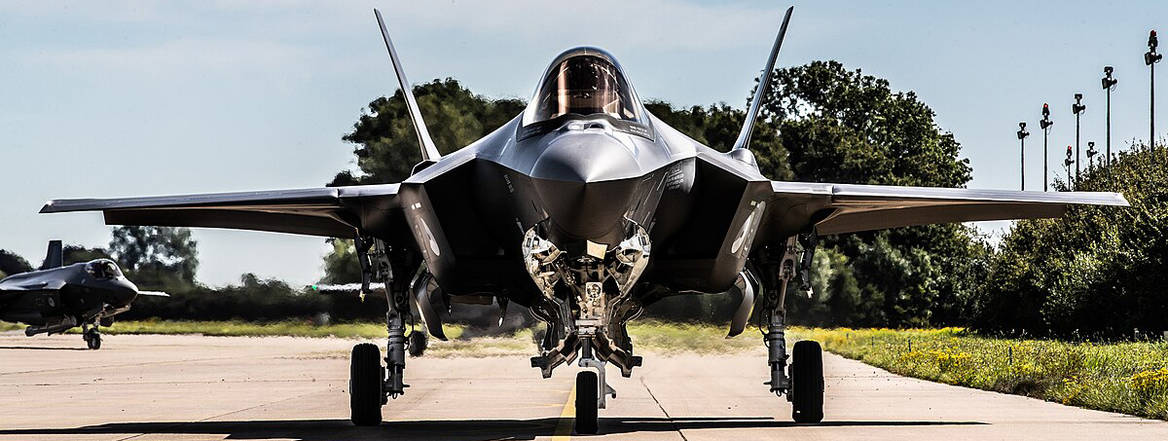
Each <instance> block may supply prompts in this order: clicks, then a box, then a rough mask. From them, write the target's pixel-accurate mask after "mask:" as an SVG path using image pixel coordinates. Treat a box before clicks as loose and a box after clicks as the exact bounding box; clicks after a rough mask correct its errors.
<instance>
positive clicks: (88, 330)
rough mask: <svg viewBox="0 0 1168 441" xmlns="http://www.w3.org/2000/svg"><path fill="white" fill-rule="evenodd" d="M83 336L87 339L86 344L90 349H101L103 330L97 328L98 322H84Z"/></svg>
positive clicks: (82, 326)
mask: <svg viewBox="0 0 1168 441" xmlns="http://www.w3.org/2000/svg"><path fill="white" fill-rule="evenodd" d="M81 338H82V339H84V340H85V346H86V347H88V348H89V349H93V350H97V349H101V331H99V330H98V329H97V324H96V323H86V324H82V325H81Z"/></svg>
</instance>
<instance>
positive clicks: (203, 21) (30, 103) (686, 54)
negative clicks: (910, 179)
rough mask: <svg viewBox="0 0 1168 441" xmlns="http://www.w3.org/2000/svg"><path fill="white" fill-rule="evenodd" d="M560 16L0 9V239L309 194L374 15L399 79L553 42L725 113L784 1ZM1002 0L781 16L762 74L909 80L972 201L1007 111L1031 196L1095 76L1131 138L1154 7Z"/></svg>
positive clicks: (372, 86)
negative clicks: (129, 205) (1047, 154)
mask: <svg viewBox="0 0 1168 441" xmlns="http://www.w3.org/2000/svg"><path fill="white" fill-rule="evenodd" d="M495 3H500V4H495ZM559 3H560V2H547V1H526V0H525V1H514V2H507V3H502V2H477V1H462V0H459V1H441V2H405V1H378V2H366V1H360V2H343V3H341V2H308V1H304V2H296V1H288V2H282V1H260V2H247V3H242V2H214V1H192V2H167V3H161V2H158V3H154V2H137V1H118V2H52V1H46V2H24V3H16V2H5V3H0V59H2V60H4V61H3V64H2V65H0V84H2V86H0V161H2V162H0V164H3V165H2V168H0V170H2V173H0V188H4V189H5V190H6V191H5V192H4V194H3V196H2V199H0V202H2V203H0V226H2V228H0V248H7V249H11V250H15V251H16V252H18V253H20V254H22V255H24V256H26V257H28V258H30V260H34V261H39V260H40V258H41V257H42V256H43V253H44V246H45V242H46V241H47V240H48V239H50V238H60V239H64V240H65V241H67V242H74V243H82V244H85V245H88V246H104V245H105V244H106V243H107V242H108V241H109V227H106V226H104V225H103V223H102V220H101V215H100V214H96V213H83V214H59V215H38V214H36V211H37V210H38V209H39V208H40V206H41V204H42V203H43V202H44V201H46V200H48V199H52V198H63V197H110V196H133V195H157V194H173V193H198V192H216V191H235V190H257V189H277V188H298V187H317V186H320V185H322V184H324V183H325V182H327V181H328V180H329V179H330V178H331V177H332V176H333V174H335V173H336V171H338V170H340V169H344V168H346V167H352V166H353V161H352V155H351V150H352V147H351V146H349V145H346V144H344V143H343V142H341V140H340V137H341V135H342V134H344V133H345V132H346V131H348V130H349V128H350V127H351V125H352V123H353V122H354V121H355V120H356V118H357V116H358V115H359V114H360V112H361V109H362V107H363V106H364V105H365V104H367V103H368V102H369V101H370V100H371V99H372V98H374V97H376V96H379V95H383V94H390V93H392V92H393V89H394V87H395V86H394V80H393V78H392V70H391V68H390V66H389V63H388V61H387V59H386V55H385V49H384V47H383V45H382V43H381V41H380V37H379V36H378V32H377V29H376V24H375V21H374V19H373V14H372V11H371V8H372V7H374V6H377V7H379V8H381V9H382V11H383V13H385V16H386V20H387V22H388V25H389V28H390V31H391V33H392V34H393V37H394V40H395V43H396V45H397V47H398V50H399V52H400V55H401V58H402V62H403V63H404V65H405V68H406V72H407V73H408V74H409V77H410V78H411V79H413V81H415V82H422V81H428V80H430V79H433V78H440V77H447V76H449V77H454V78H457V79H458V80H460V81H462V82H463V83H465V84H467V85H468V86H469V87H470V88H471V89H472V90H474V91H476V92H479V93H482V94H485V95H488V96H493V97H523V98H526V97H527V95H528V94H529V93H530V92H531V89H532V88H533V87H534V85H535V81H536V80H537V77H538V75H539V73H540V72H541V71H542V70H543V69H544V67H546V63H547V62H549V61H550V60H551V58H552V57H553V56H555V55H556V54H557V53H559V52H560V51H561V50H563V49H566V48H568V47H571V46H577V45H597V46H601V47H604V48H606V49H608V50H609V51H611V52H612V53H613V54H615V55H616V56H617V57H618V58H619V59H620V60H621V63H622V64H623V65H624V67H625V69H626V70H627V71H628V74H629V76H630V80H631V81H632V82H633V83H634V86H635V87H636V88H637V90H638V92H639V93H640V94H641V96H642V97H646V98H659V99H664V100H668V101H671V102H673V103H676V104H682V105H693V104H708V103H712V102H717V101H725V102H728V103H730V104H732V105H737V106H743V103H744V101H745V99H746V95H747V93H748V92H749V90H750V88H751V86H752V83H753V78H754V76H755V75H756V74H757V73H758V70H759V69H760V68H761V64H762V62H763V61H764V59H765V57H766V51H767V50H768V49H769V48H770V44H771V42H772V41H773V38H774V33H775V32H776V30H777V27H778V22H779V20H780V18H781V14H782V10H783V9H785V8H786V7H787V6H788V4H789V3H787V2H776V1H765V2H764V1H745V0H743V1H734V2H697V1H676V0H653V1H646V2H622V1H613V0H600V1H590V2H579V3H580V4H578V5H572V6H563V5H560V4H559ZM1019 3H1021V2H1012V1H999V2H968V1H960V2H957V1H954V2H942V1H928V2H926V1H920V2H908V1H905V2H897V1H886V2H853V1H816V2H795V5H796V8H795V14H794V17H793V19H792V22H791V28H790V30H789V32H788V35H787V42H786V43H785V45H784V47H783V53H782V54H781V55H780V57H779V65H781V66H791V65H797V64H803V63H806V62H808V61H811V60H814V59H835V60H839V61H841V62H843V63H844V64H845V65H847V66H848V67H852V68H855V67H859V68H862V69H863V70H864V71H865V72H867V73H871V74H874V75H878V76H881V77H884V78H887V79H889V80H890V81H891V83H892V86H893V88H895V89H902V90H909V89H911V90H915V91H916V92H917V94H918V95H919V96H920V97H921V99H922V100H923V101H924V102H925V103H927V104H928V105H930V106H931V107H932V108H933V109H934V110H935V111H936V112H937V120H938V122H939V123H940V125H941V127H943V128H944V129H946V130H951V131H953V132H954V133H955V134H956V136H957V139H958V140H959V141H960V142H961V143H962V145H963V146H964V151H963V154H964V155H966V156H968V157H969V158H970V159H971V161H972V164H973V169H974V180H973V182H972V183H971V184H970V187H974V188H1006V189H1013V188H1017V186H1018V148H1017V146H1018V144H1017V139H1016V138H1015V136H1014V132H1015V131H1016V130H1017V122H1018V121H1021V120H1026V121H1028V122H1029V124H1030V126H1031V133H1032V136H1031V137H1030V139H1029V140H1028V141H1029V142H1028V143H1027V146H1028V147H1027V150H1028V157H1029V158H1031V159H1032V160H1031V161H1029V162H1028V165H1027V178H1028V179H1027V188H1028V189H1040V188H1041V185H1042V184H1041V170H1042V166H1041V163H1040V162H1039V158H1040V155H1041V139H1042V138H1041V133H1040V131H1039V130H1038V128H1037V120H1038V117H1039V116H1038V112H1039V109H1040V108H1041V105H1042V103H1043V102H1049V103H1050V104H1051V106H1052V108H1053V111H1054V115H1053V118H1054V119H1055V121H1056V124H1055V127H1054V131H1053V132H1052V134H1051V153H1052V154H1051V159H1050V163H1051V167H1052V170H1058V169H1061V165H1060V162H1059V161H1061V159H1062V151H1063V148H1065V146H1066V145H1067V144H1069V143H1072V142H1073V141H1074V118H1073V117H1072V116H1071V115H1070V110H1069V109H1070V105H1071V102H1072V101H1073V100H1072V97H1071V96H1072V94H1073V93H1074V92H1076V91H1080V92H1083V93H1084V95H1085V97H1086V99H1085V101H1086V103H1087V105H1088V111H1087V113H1086V114H1084V120H1083V139H1084V149H1085V148H1086V147H1085V146H1086V142H1085V141H1086V140H1088V139H1092V140H1096V141H1098V145H1099V146H1100V147H1101V146H1102V145H1103V124H1104V121H1103V114H1104V113H1103V108H1104V106H1103V105H1104V95H1103V91H1102V89H1100V86H1099V78H1100V75H1101V72H1102V68H1103V66H1104V65H1105V64H1111V65H1114V66H1115V68H1116V76H1117V77H1118V78H1119V79H1120V84H1119V88H1118V90H1117V91H1116V92H1115V93H1114V95H1113V114H1114V115H1115V117H1114V119H1113V123H1112V127H1113V133H1114V135H1113V146H1119V147H1120V148H1126V145H1127V144H1128V142H1129V141H1130V140H1131V139H1132V138H1137V137H1138V138H1141V139H1142V138H1146V137H1147V106H1148V97H1147V83H1148V71H1147V68H1146V67H1145V66H1144V65H1143V61H1142V54H1143V52H1144V51H1145V50H1146V47H1145V43H1146V39H1147V31H1148V29H1151V28H1154V27H1156V26H1163V25H1164V24H1165V23H1163V20H1165V19H1166V17H1168V3H1166V2H1152V1H1147V2H1117V3H1114V4H1110V3H1106V2H1097V1H1091V2H1088V1H1081V2H1058V3H1054V2H1026V3H1025V4H1019ZM1157 20H1161V22H1157ZM1165 66H1168V65H1165ZM1164 81H1166V82H1165V84H1166V86H1165V88H1166V89H1165V90H1166V91H1168V78H1166V79H1165V80H1164ZM1165 93H1168V92H1165ZM1161 114H1168V109H1164V110H1163V111H1162V112H1161ZM1161 127H1163V129H1161V131H1160V133H1161V134H1162V133H1163V130H1166V129H1168V121H1161ZM1001 226H1002V224H1000V223H999V224H994V225H991V226H990V228H1001ZM195 237H196V239H198V240H199V251H200V262H201V267H200V271H199V278H200V279H201V280H203V281H204V282H207V283H210V284H223V283H228V282H232V281H235V280H237V279H238V276H239V274H240V273H243V272H254V273H257V274H259V275H261V276H264V277H268V276H272V277H280V278H285V279H288V280H291V281H294V282H305V283H307V282H310V281H313V280H315V279H317V278H318V277H319V276H320V273H321V269H320V257H321V256H322V255H323V254H324V252H325V248H324V246H323V242H322V241H321V239H319V238H311V237H300V236H292V235H283V234H269V233H255V232H238V231H221V230H196V232H195Z"/></svg>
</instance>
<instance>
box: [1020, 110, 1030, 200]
mask: <svg viewBox="0 0 1168 441" xmlns="http://www.w3.org/2000/svg"><path fill="white" fill-rule="evenodd" d="M1027 136H1030V132H1027V131H1026V121H1022V122H1019V123H1018V143H1019V144H1021V145H1020V146H1019V151H1020V152H1021V155H1022V165H1021V168H1019V169H1018V170H1019V171H1020V172H1021V174H1022V177H1021V180H1020V182H1022V191H1026V137H1027Z"/></svg>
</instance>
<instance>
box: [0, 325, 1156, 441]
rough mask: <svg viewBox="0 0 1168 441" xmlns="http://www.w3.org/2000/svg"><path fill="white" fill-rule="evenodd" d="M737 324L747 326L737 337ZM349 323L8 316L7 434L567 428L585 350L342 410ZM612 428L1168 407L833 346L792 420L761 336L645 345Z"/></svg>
mask: <svg viewBox="0 0 1168 441" xmlns="http://www.w3.org/2000/svg"><path fill="white" fill-rule="evenodd" d="M740 338H751V336H743V337H740ZM354 343H355V341H354V340H342V339H306V338H288V337H273V338H236V337H199V336H119V335H110V336H105V341H104V344H103V346H102V349H101V350H98V351H89V350H84V349H83V348H84V346H85V345H84V343H83V342H82V341H81V338H80V337H79V336H76V335H65V336H53V337H44V336H38V337H35V338H25V337H24V336H23V335H22V334H20V333H18V332H14V333H0V440H22V441H23V440H124V439H133V440H156V439H181V440H219V439H232V440H261V439H262V440H267V439H290V440H311V441H318V440H336V439H360V440H480V439H516V440H531V439H541V440H546V439H553V440H558V439H569V435H570V428H571V419H570V415H572V411H573V410H572V406H571V405H570V404H569V403H570V402H571V401H570V399H569V397H570V396H571V393H572V387H573V379H574V377H575V374H574V372H575V371H576V370H577V368H575V367H561V368H560V369H559V370H557V372H556V375H555V376H554V377H553V378H551V379H548V380H543V379H541V378H540V376H539V372H538V370H536V369H532V368H529V367H528V366H529V364H528V360H527V358H526V357H520V356H508V357H494V358H426V357H423V358H416V359H410V360H408V362H407V367H406V374H407V377H406V378H407V382H408V383H409V384H411V385H412V387H411V388H409V389H407V393H406V395H405V396H404V397H401V398H398V399H397V400H393V401H391V402H390V404H389V405H387V406H386V407H385V408H384V414H385V418H386V420H387V421H386V422H385V423H383V424H382V425H381V426H380V427H374V428H357V427H353V426H351V425H350V424H349V421H348V396H347V395H346V390H345V388H346V387H347V385H346V383H347V375H348V360H347V356H348V355H347V353H348V350H349V348H350V347H351V346H352V345H353V344H354ZM644 355H646V357H645V367H643V368H640V369H639V370H637V371H634V375H633V377H632V378H621V377H620V375H619V373H617V372H613V371H612V370H610V371H609V378H610V381H611V382H612V384H613V386H614V387H615V388H616V390H617V399H615V400H609V402H608V409H606V410H601V413H600V415H601V421H600V431H601V433H602V435H599V436H588V437H576V436H573V437H572V438H578V439H579V438H590V439H622V440H689V441H698V440H731V439H734V440H755V439H800V440H807V439H813V440H820V439H823V440H845V439H863V440H874V439H890V440H892V439H895V440H916V439H921V440H938V439H944V440H946V441H953V440H964V439H979V440H980V439H995V440H998V439H1017V440H1039V439H1051V440H1055V439H1057V440H1100V439H1111V440H1140V439H1147V440H1164V439H1168V423H1165V422H1161V421H1154V420H1146V419H1141V418H1135V417H1129V416H1123V415H1117V414H1111V413H1106V412H1098V411H1091V410H1083V409H1078V408H1074V407H1067V406H1062V405H1059V404H1054V403H1047V402H1043V401H1039V400H1035V399H1030V398H1024V397H1019V396H1011V395H1003V394H997V393H992V392H983V391H977V390H972V389H965V388H960V387H953V386H946V385H941V384H935V383H930V382H926V381H920V380H914V379H909V378H904V377H899V376H896V375H892V374H889V373H887V372H885V371H882V370H879V369H876V368H873V367H870V366H867V365H864V364H862V363H859V362H855V361H851V360H846V359H843V358H841V357H837V356H834V355H827V356H826V359H825V369H826V375H827V379H826V383H827V396H826V409H825V413H826V419H825V421H824V423H822V424H818V425H796V424H794V423H791V422H790V412H791V410H790V406H789V405H788V404H787V402H786V400H784V399H780V398H777V397H774V396H772V395H769V394H768V393H767V391H766V388H765V386H763V384H762V382H763V381H764V379H765V378H766V376H767V368H766V363H765V351H764V350H763V349H762V346H761V344H760V345H759V351H758V352H757V353H755V354H734V355H726V356H696V355H681V356H661V355H660V354H644Z"/></svg>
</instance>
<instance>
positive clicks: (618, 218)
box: [532, 130, 640, 243]
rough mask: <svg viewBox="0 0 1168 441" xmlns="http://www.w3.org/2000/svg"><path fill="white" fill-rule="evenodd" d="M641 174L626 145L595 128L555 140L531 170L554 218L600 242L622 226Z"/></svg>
mask: <svg viewBox="0 0 1168 441" xmlns="http://www.w3.org/2000/svg"><path fill="white" fill-rule="evenodd" d="M639 175H640V167H639V166H638V165H637V160H636V158H635V157H634V156H633V155H632V153H631V151H630V150H629V148H628V147H626V146H624V145H623V144H621V143H620V141H618V140H617V139H615V138H613V137H612V136H610V135H608V134H606V133H604V132H602V131H599V130H597V131H595V132H592V131H589V132H585V133H571V134H568V135H564V136H561V137H559V138H557V139H555V140H553V141H552V142H551V143H550V144H548V146H547V147H546V149H545V150H544V152H543V153H542V154H541V155H540V157H539V159H538V160H536V162H535V166H534V168H533V170H532V177H533V178H535V181H536V193H538V194H539V198H540V200H541V201H542V202H543V204H542V205H543V208H544V210H546V211H547V214H548V216H549V217H550V218H551V222H552V224H554V225H555V226H556V227H558V229H559V231H561V232H562V233H565V234H566V235H567V236H568V237H570V238H573V239H588V240H593V241H597V242H602V243H607V242H609V241H611V240H610V239H612V237H609V236H613V234H614V232H619V231H621V225H622V224H621V222H622V220H623V218H624V214H625V213H626V212H628V210H629V209H630V207H631V204H632V202H633V201H634V199H635V197H636V196H635V194H634V193H635V192H636V182H637V180H638V179H637V178H638V177H639Z"/></svg>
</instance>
